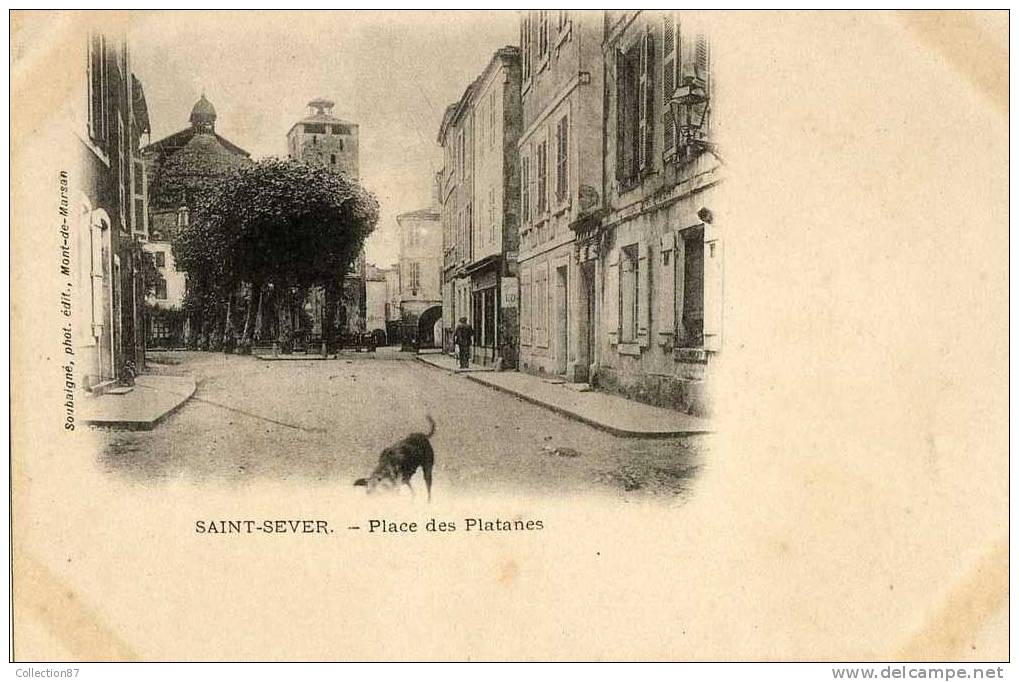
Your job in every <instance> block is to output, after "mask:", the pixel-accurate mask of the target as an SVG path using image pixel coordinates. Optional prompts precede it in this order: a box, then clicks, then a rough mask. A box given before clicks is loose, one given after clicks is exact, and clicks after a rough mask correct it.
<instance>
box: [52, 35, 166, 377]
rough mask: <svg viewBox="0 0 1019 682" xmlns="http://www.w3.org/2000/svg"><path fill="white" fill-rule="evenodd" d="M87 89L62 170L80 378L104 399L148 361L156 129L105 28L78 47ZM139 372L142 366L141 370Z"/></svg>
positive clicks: (121, 50) (120, 38)
mask: <svg viewBox="0 0 1019 682" xmlns="http://www.w3.org/2000/svg"><path fill="white" fill-rule="evenodd" d="M74 45H75V46H76V47H77V51H76V54H77V55H78V58H77V60H76V62H74V66H75V67H76V68H77V69H78V73H79V76H80V78H79V79H78V83H77V86H78V90H77V93H76V96H75V97H74V98H73V100H72V101H71V102H70V103H69V111H68V114H69V118H70V120H71V122H72V128H73V134H74V144H75V146H74V150H75V152H76V155H75V158H74V163H73V164H71V165H70V166H69V168H68V170H67V172H66V173H62V174H61V203H60V215H61V216H62V220H64V221H66V237H65V238H66V240H67V241H66V243H65V244H64V248H65V249H66V253H67V254H68V255H67V261H68V262H67V264H63V263H62V267H61V270H62V272H63V274H64V275H65V276H66V277H68V279H69V281H70V283H71V293H70V296H71V299H70V301H71V304H70V307H69V308H65V310H67V311H68V312H71V311H73V312H74V316H73V317H72V318H71V320H70V322H71V332H70V333H71V339H70V342H71V344H72V346H73V349H74V366H75V378H76V381H77V383H78V385H80V386H82V387H83V388H84V389H85V390H86V391H90V392H92V393H101V392H103V391H105V390H108V389H110V388H111V387H113V386H114V385H115V384H117V383H118V382H119V381H121V380H123V379H127V378H129V377H130V376H131V374H132V371H140V370H141V369H142V367H143V366H144V361H145V338H144V331H143V330H144V316H145V309H144V307H145V301H144V297H145V283H144V275H143V260H142V259H143V254H142V249H141V241H142V240H143V239H144V238H145V234H146V229H147V228H146V222H147V212H148V193H147V185H146V178H145V166H144V164H143V163H142V160H141V155H140V153H139V143H140V141H141V138H142V136H143V135H145V134H148V133H149V132H150V125H149V115H148V107H147V104H146V100H145V93H144V91H143V89H142V84H141V82H140V81H139V80H138V78H137V77H135V76H134V74H133V73H132V72H131V54H130V51H129V50H128V47H127V41H126V37H125V36H124V35H123V34H120V33H114V32H105V33H104V32H103V31H102V30H99V29H94V30H91V31H87V32H83V34H82V35H81V36H80V40H79V41H75V43H74ZM132 366H133V369H132Z"/></svg>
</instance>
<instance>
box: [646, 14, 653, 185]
mask: <svg viewBox="0 0 1019 682" xmlns="http://www.w3.org/2000/svg"><path fill="white" fill-rule="evenodd" d="M644 71H645V73H644V81H645V83H644V101H643V109H644V112H643V113H644V146H643V153H644V168H645V170H650V168H651V166H652V164H653V159H654V149H655V114H654V112H655V37H654V35H653V34H652V33H651V28H650V27H648V32H647V35H646V36H644Z"/></svg>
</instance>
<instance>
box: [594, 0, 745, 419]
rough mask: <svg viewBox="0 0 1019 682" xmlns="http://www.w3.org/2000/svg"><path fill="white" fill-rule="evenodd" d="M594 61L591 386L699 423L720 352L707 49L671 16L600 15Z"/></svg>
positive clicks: (692, 27)
mask: <svg viewBox="0 0 1019 682" xmlns="http://www.w3.org/2000/svg"><path fill="white" fill-rule="evenodd" d="M603 52H604V56H605V66H604V68H605V93H604V97H605V122H604V126H605V136H604V140H605V143H604V166H603V176H604V182H603V188H604V189H603V191H602V196H603V198H604V215H603V217H602V220H601V223H600V225H599V226H598V228H597V230H596V231H595V232H596V236H595V238H594V239H593V240H592V246H595V245H597V248H598V253H599V255H598V257H599V259H600V261H601V269H602V272H603V277H602V280H601V282H600V286H601V296H600V303H601V305H600V308H599V311H598V312H599V317H600V320H599V326H600V334H599V337H598V339H597V352H596V361H595V376H594V380H595V382H596V383H597V385H598V386H599V387H602V388H606V389H609V390H612V391H615V392H618V393H620V394H623V395H625V396H628V397H631V398H634V399H637V400H641V401H644V402H649V403H653V404H659V405H665V406H669V407H674V408H677V409H680V410H683V411H686V412H691V413H697V414H704V413H707V412H709V411H710V398H709V395H708V392H707V390H706V389H707V387H708V385H709V379H710V375H711V369H712V364H713V362H714V359H715V357H716V354H717V353H718V352H719V350H720V349H721V344H722V328H721V323H722V246H723V239H722V237H723V233H724V230H725V229H726V227H725V225H724V219H722V218H720V217H719V216H717V215H715V213H714V212H713V210H712V207H713V205H714V203H715V200H716V193H717V188H718V185H719V183H720V182H721V181H722V176H723V168H722V165H721V163H720V161H719V158H718V157H717V156H716V155H715V153H714V151H713V150H714V146H713V144H712V142H713V139H712V132H713V130H712V125H711V115H710V114H711V104H712V95H713V91H712V87H713V84H712V78H711V70H710V66H711V65H710V52H709V45H708V41H707V38H706V36H705V35H704V33H703V32H702V31H700V30H698V27H697V25H696V23H695V22H694V21H693V20H692V19H691V18H689V17H687V16H686V15H684V14H681V13H679V14H677V13H674V12H607V13H606V17H605V38H604V50H603ZM692 93H697V96H695V97H691V94H692ZM680 101H683V102H687V103H693V102H696V104H689V105H688V106H678V102H680Z"/></svg>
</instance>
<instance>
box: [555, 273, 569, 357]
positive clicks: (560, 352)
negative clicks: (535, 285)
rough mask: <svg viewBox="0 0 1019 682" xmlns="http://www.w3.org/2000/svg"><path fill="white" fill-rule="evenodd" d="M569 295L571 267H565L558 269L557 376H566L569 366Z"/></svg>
mask: <svg viewBox="0 0 1019 682" xmlns="http://www.w3.org/2000/svg"><path fill="white" fill-rule="evenodd" d="M569 293H570V292H569V267H568V266H566V265H563V266H561V267H558V268H556V282H555V307H556V351H555V371H556V374H566V368H567V364H568V355H569V352H568V349H569V347H570V324H569V300H570V298H569Z"/></svg>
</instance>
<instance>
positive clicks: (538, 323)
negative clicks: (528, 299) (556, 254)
mask: <svg viewBox="0 0 1019 682" xmlns="http://www.w3.org/2000/svg"><path fill="white" fill-rule="evenodd" d="M532 288H533V290H534V291H533V294H534V304H533V306H532V308H531V309H532V318H533V319H532V324H533V325H534V343H535V344H536V345H538V346H541V347H543V348H547V347H548V263H542V264H541V265H538V266H537V267H536V268H535V269H534V286H533V287H532Z"/></svg>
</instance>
